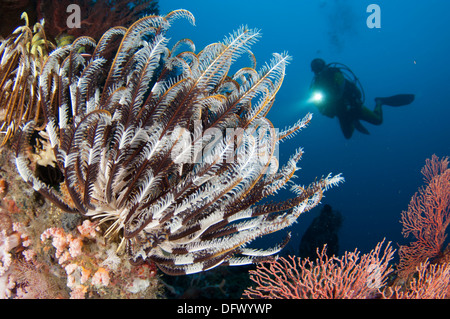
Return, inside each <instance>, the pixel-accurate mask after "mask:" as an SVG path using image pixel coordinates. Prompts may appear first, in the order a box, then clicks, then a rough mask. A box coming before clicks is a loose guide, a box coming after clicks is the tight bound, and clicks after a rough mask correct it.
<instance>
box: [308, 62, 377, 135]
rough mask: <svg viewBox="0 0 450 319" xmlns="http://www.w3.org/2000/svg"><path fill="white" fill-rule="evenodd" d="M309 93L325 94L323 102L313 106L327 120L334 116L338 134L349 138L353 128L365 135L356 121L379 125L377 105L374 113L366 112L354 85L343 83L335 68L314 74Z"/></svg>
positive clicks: (362, 127)
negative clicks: (338, 125) (311, 90)
mask: <svg viewBox="0 0 450 319" xmlns="http://www.w3.org/2000/svg"><path fill="white" fill-rule="evenodd" d="M312 89H313V90H319V91H323V92H326V96H325V99H324V101H322V102H321V103H317V104H316V106H317V108H318V109H319V111H320V113H322V114H323V115H325V116H328V117H330V118H333V117H335V116H337V118H338V120H339V124H340V126H341V130H342V133H344V136H345V137H346V138H350V137H351V136H352V134H353V131H354V130H355V128H356V129H357V130H358V131H360V132H362V133H364V134H369V132H368V131H367V129H366V128H365V127H364V126H362V124H361V123H360V122H359V121H360V120H363V121H366V122H369V123H371V124H374V125H380V124H381V123H382V122H383V112H382V108H381V103H377V104H376V106H375V108H374V110H373V111H371V110H369V109H368V108H367V107H366V106H364V105H363V103H362V101H361V91H360V90H359V89H358V88H357V87H356V85H355V84H354V83H352V82H350V81H349V80H347V79H346V78H345V77H344V75H343V74H342V72H341V71H340V70H339V68H335V67H326V68H324V69H323V70H322V71H321V72H320V73H318V74H316V76H315V78H314V82H313V84H312Z"/></svg>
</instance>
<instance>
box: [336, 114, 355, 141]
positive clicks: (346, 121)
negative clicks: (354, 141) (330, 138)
mask: <svg viewBox="0 0 450 319" xmlns="http://www.w3.org/2000/svg"><path fill="white" fill-rule="evenodd" d="M338 119H339V125H340V126H341V131H342V133H343V134H344V137H345V138H346V139H349V138H350V137H352V135H353V131H354V130H355V127H354V126H353V118H351V117H350V116H338Z"/></svg>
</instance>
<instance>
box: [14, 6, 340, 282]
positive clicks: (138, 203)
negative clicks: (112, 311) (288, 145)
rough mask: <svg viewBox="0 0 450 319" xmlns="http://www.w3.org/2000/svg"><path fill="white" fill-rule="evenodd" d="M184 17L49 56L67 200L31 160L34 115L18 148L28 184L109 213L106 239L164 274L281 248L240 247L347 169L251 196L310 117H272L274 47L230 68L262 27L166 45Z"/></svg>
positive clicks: (285, 219) (284, 221)
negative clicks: (268, 54) (259, 58)
mask: <svg viewBox="0 0 450 319" xmlns="http://www.w3.org/2000/svg"><path fill="white" fill-rule="evenodd" d="M181 17H183V18H187V19H189V21H190V22H191V23H194V17H193V16H192V14H191V13H190V12H188V11H185V10H176V11H173V12H171V13H169V14H168V15H166V16H165V17H161V16H149V17H145V18H142V19H141V20H139V21H137V22H136V23H134V24H133V25H132V26H131V27H130V28H128V29H126V28H123V27H115V28H112V29H110V30H109V31H107V32H106V33H105V34H104V35H103V37H102V38H101V39H100V40H99V42H98V43H95V42H94V40H93V39H92V38H88V37H80V38H78V39H76V40H75V41H74V42H73V43H72V44H71V45H68V46H66V47H63V48H58V49H56V50H55V51H54V52H52V53H51V54H50V56H49V58H48V60H47V62H46V63H45V65H44V67H43V69H42V74H41V75H40V81H39V90H40V92H41V95H40V99H41V103H42V105H43V107H44V111H45V112H44V114H45V115H46V122H47V125H46V131H47V134H48V137H49V140H50V144H51V147H52V148H53V150H54V152H55V158H56V160H57V165H58V167H59V169H60V170H61V172H62V173H63V175H64V183H63V184H62V185H63V187H62V189H61V191H63V192H64V193H65V194H69V196H70V197H71V201H65V200H64V197H63V196H62V195H61V193H59V191H56V190H55V189H54V188H52V187H49V186H48V185H47V184H46V183H44V182H43V181H42V180H40V179H39V178H37V177H36V176H35V175H34V174H33V173H32V170H31V169H30V168H29V166H28V160H27V157H26V156H27V155H26V152H24V149H27V147H26V145H27V141H28V140H29V137H30V135H31V134H33V131H34V129H33V127H34V122H33V121H30V122H29V123H27V124H26V125H24V127H23V128H22V130H21V132H20V133H18V137H17V143H16V150H15V151H16V165H17V168H18V171H19V173H20V175H21V176H22V178H23V179H24V180H25V181H26V182H28V183H29V184H30V185H31V186H32V187H33V188H34V189H35V190H36V191H39V192H40V193H42V194H43V195H45V196H46V197H47V198H49V199H50V200H51V201H53V202H54V203H55V204H56V205H57V206H59V207H60V208H62V209H64V210H66V211H68V212H73V213H77V212H78V213H81V214H82V215H84V216H86V217H89V218H92V219H100V220H101V221H102V222H103V223H105V224H107V225H108V229H107V230H106V231H105V236H108V237H110V238H111V240H113V239H114V238H117V237H119V238H121V240H122V241H123V243H124V244H126V250H127V252H128V253H129V256H130V258H131V261H132V262H136V263H138V262H142V261H148V260H150V261H152V262H154V263H155V264H156V265H157V266H158V267H159V268H160V269H161V270H162V271H164V272H166V273H168V274H172V275H180V274H187V273H195V272H200V271H204V270H207V269H211V268H213V267H215V266H218V265H240V264H247V263H252V262H255V261H257V260H260V259H265V258H269V256H271V255H273V254H275V253H277V252H278V251H279V250H280V249H281V248H282V246H283V245H282V244H280V245H277V246H276V247H274V248H270V249H267V250H258V249H252V248H249V247H247V244H248V243H250V242H251V241H252V240H254V239H255V238H257V237H259V236H263V235H266V234H269V233H272V232H275V231H278V230H280V229H283V228H285V227H288V226H290V225H291V224H292V223H294V222H295V220H296V219H297V217H298V216H299V215H300V214H301V213H302V212H305V211H308V210H309V209H311V208H312V207H314V206H316V205H317V204H318V203H319V201H320V199H321V198H322V194H323V191H325V190H326V189H328V188H329V187H330V186H333V185H335V184H337V183H339V182H341V181H342V180H343V178H342V177H341V176H340V175H337V176H334V177H331V176H327V177H325V178H322V179H320V180H319V181H316V182H313V183H312V184H310V185H308V186H307V187H300V186H297V185H294V186H293V188H292V190H293V193H294V194H295V195H294V196H293V197H292V198H291V199H288V200H285V201H282V202H278V203H262V204H261V203H258V202H259V201H261V200H262V199H264V198H266V197H267V196H270V195H272V194H274V193H276V192H277V191H278V190H279V189H281V188H283V187H285V185H286V183H287V182H288V181H289V180H290V179H291V178H292V177H293V175H294V173H295V171H296V170H297V162H298V161H299V160H300V158H301V156H302V151H301V149H299V150H297V151H296V152H294V154H293V155H292V157H291V158H290V160H289V161H288V162H287V163H286V164H285V165H284V166H283V167H281V168H279V167H278V161H277V158H276V152H275V150H276V146H277V145H278V143H279V142H280V141H281V140H283V139H284V138H286V137H287V136H289V135H292V134H294V133H295V132H296V131H298V130H299V129H301V128H303V127H304V126H305V125H306V124H307V123H308V122H309V120H310V119H311V116H310V115H307V116H306V117H305V118H304V119H301V120H299V121H298V122H297V123H296V124H295V125H294V126H292V127H291V128H289V129H287V130H285V131H282V132H278V131H277V130H276V129H275V128H274V127H273V125H272V124H271V122H270V121H269V120H268V119H267V118H266V114H267V112H268V111H269V109H270V108H271V106H272V104H273V102H274V98H275V95H276V93H277V92H278V90H279V88H280V86H281V83H282V81H283V78H284V74H285V66H286V64H287V63H288V61H289V57H288V56H287V55H286V54H274V57H273V59H272V61H271V62H270V63H269V64H266V65H265V66H263V67H262V68H261V69H260V70H259V71H256V70H255V69H254V67H245V68H242V69H240V70H238V71H237V72H236V73H234V74H229V70H230V66H231V65H232V64H233V62H234V61H235V60H236V59H237V58H238V57H239V56H240V55H242V54H245V53H248V52H250V46H251V45H252V44H253V43H254V42H255V41H256V40H257V39H258V38H259V32H258V31H257V30H252V29H248V28H245V27H243V28H241V29H239V30H238V31H237V32H235V33H234V34H232V35H230V36H228V37H227V38H225V40H224V41H223V42H219V43H213V44H210V45H208V46H207V47H205V48H204V49H203V50H202V51H201V52H199V53H195V48H194V44H193V43H192V41H190V40H187V39H183V40H180V41H179V42H177V43H176V44H175V45H174V47H173V48H172V49H171V50H169V49H168V48H167V43H168V40H167V38H166V37H165V34H166V31H167V30H168V29H169V27H170V25H171V23H172V21H173V20H175V19H176V18H181ZM81 47H83V48H84V53H83V54H80V53H79V49H80V48H81ZM182 49H184V50H182ZM28 149H29V148H28Z"/></svg>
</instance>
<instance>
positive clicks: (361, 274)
mask: <svg viewBox="0 0 450 319" xmlns="http://www.w3.org/2000/svg"><path fill="white" fill-rule="evenodd" d="M382 246H383V242H380V243H379V244H378V245H377V246H376V247H375V248H374V249H373V250H372V251H371V252H370V253H368V254H364V255H362V256H361V257H360V256H359V255H360V253H359V251H358V250H355V251H354V252H345V254H344V256H342V257H341V258H338V257H335V256H333V257H328V256H327V253H326V246H324V248H323V249H322V251H318V252H317V254H318V256H319V257H318V258H317V260H316V262H315V263H314V262H313V261H310V259H309V258H305V259H303V260H301V259H300V258H298V257H297V258H295V257H293V256H289V257H288V258H289V259H286V258H283V257H282V258H280V259H279V260H276V261H271V262H268V263H266V264H260V265H258V266H257V269H256V270H251V271H250V279H251V280H253V281H254V282H255V283H256V287H255V288H248V289H247V290H246V291H245V292H244V296H246V297H248V298H252V299H253V298H268V299H274V298H282V299H365V298H373V297H374V296H375V295H376V294H379V293H380V290H379V289H380V288H381V287H383V285H384V284H385V283H386V281H387V276H388V275H389V273H390V272H392V268H391V266H389V261H390V260H391V259H392V257H393V255H394V249H392V247H391V245H390V243H388V244H387V245H386V246H385V248H384V251H383V250H382Z"/></svg>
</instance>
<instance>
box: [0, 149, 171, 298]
mask: <svg viewBox="0 0 450 319" xmlns="http://www.w3.org/2000/svg"><path fill="white" fill-rule="evenodd" d="M12 159H13V155H12V153H11V151H10V150H8V149H7V148H3V149H2V153H1V157H0V165H1V167H2V169H1V170H0V175H1V180H2V181H7V182H6V187H5V191H3V192H2V193H1V194H0V198H1V204H0V230H1V233H0V255H1V260H0V269H1V270H0V298H28V299H30V298H32V299H35V298H157V297H160V296H162V294H163V286H162V285H161V283H160V282H159V278H158V275H157V274H156V267H155V266H154V265H152V264H143V265H140V266H137V267H136V266H133V265H131V264H130V263H129V261H128V257H127V256H126V255H123V254H119V253H117V252H116V250H117V244H116V243H114V242H108V241H106V240H105V238H104V237H103V236H102V235H101V228H99V226H98V225H97V224H95V223H92V222H91V221H89V220H82V219H81V218H74V217H77V216H78V215H74V214H67V213H64V212H62V211H61V210H60V209H58V208H56V207H55V206H54V205H52V204H51V203H48V202H46V201H45V200H43V198H42V197H41V196H39V195H38V193H35V192H34V191H33V190H31V191H30V189H29V188H28V187H26V185H24V182H23V181H22V179H20V178H19V179H18V178H17V175H16V173H14V170H15V168H14V165H13V161H12ZM36 195H37V196H36ZM63 227H64V228H63Z"/></svg>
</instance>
